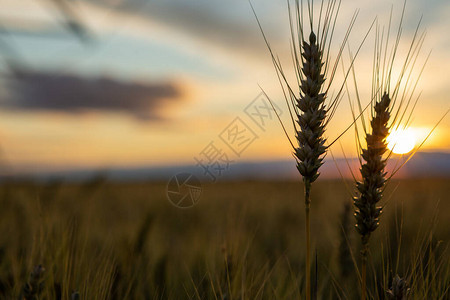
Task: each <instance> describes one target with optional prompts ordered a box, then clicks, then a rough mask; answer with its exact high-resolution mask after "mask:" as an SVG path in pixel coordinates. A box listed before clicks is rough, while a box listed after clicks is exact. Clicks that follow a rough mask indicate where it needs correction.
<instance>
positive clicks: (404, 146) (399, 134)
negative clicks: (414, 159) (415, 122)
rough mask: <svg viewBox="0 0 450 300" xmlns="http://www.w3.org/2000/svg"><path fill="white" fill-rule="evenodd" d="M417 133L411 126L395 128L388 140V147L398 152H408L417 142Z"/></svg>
mask: <svg viewBox="0 0 450 300" xmlns="http://www.w3.org/2000/svg"><path fill="white" fill-rule="evenodd" d="M417 139H418V138H417V135H416V134H415V132H414V130H412V129H411V128H407V129H397V130H393V131H392V132H391V133H390V134H389V135H388V137H387V138H386V141H387V143H388V145H387V147H388V148H389V149H390V150H391V151H392V152H394V153H396V154H406V153H408V152H410V151H411V150H413V149H414V147H415V146H416V144H417Z"/></svg>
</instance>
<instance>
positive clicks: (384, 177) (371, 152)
mask: <svg viewBox="0 0 450 300" xmlns="http://www.w3.org/2000/svg"><path fill="white" fill-rule="evenodd" d="M405 4H406V2H405ZM404 12H405V5H404V6H403V11H402V15H401V19H400V23H399V27H398V32H397V36H396V39H395V43H394V46H393V47H392V50H391V52H390V54H389V55H388V54H387V53H388V51H387V49H388V44H389V30H388V31H387V35H386V37H384V32H382V31H380V29H379V27H378V26H377V32H376V37H375V52H374V53H375V54H374V65H373V72H374V73H373V79H372V100H371V104H372V105H371V106H372V109H371V115H370V117H369V124H368V125H366V124H365V120H364V116H363V117H362V118H361V119H362V122H361V123H362V128H363V134H361V133H360V132H359V131H358V128H357V126H355V130H356V137H357V145H358V152H359V153H360V162H361V168H360V172H361V177H362V180H361V181H356V190H357V195H356V196H355V197H354V199H353V201H354V206H355V218H356V230H357V232H358V233H359V235H360V236H361V245H362V247H361V299H362V300H365V299H366V296H367V286H366V281H367V279H366V268H367V258H368V252H369V240H370V236H371V234H372V233H373V232H374V231H375V230H376V229H377V227H378V225H379V218H380V215H381V213H382V207H381V206H380V205H379V204H380V201H381V200H382V198H383V193H384V189H385V185H386V184H387V182H388V180H389V179H390V178H391V177H392V176H393V174H395V173H396V172H397V171H398V169H399V168H400V167H401V166H400V167H399V168H398V169H397V170H394V171H393V172H392V173H391V174H390V175H389V176H388V173H387V172H386V171H385V167H386V163H387V160H388V159H389V158H390V157H391V154H392V151H390V152H388V148H387V143H386V138H387V136H388V135H389V132H390V130H391V129H398V128H399V127H400V126H403V127H407V126H408V125H409V122H410V119H411V115H412V113H413V111H414V108H415V106H416V103H417V100H418V98H417V99H416V102H415V103H414V104H412V102H411V99H412V98H413V95H414V92H415V89H416V86H417V82H418V80H419V78H420V75H421V73H422V71H423V67H424V66H425V64H426V60H425V63H424V65H423V67H422V69H421V71H420V73H419V75H418V76H417V80H416V81H415V82H413V83H411V75H412V74H413V70H414V67H415V63H416V61H417V57H418V56H419V53H420V49H421V47H422V45H423V41H424V38H425V35H424V34H422V35H420V36H419V35H418V30H419V25H420V22H419V25H418V26H417V28H416V31H415V34H414V36H413V39H412V41H411V44H410V47H409V50H408V52H407V54H406V58H405V60H404V62H403V64H402V65H401V68H400V73H399V75H398V78H397V79H396V80H393V79H392V74H393V68H394V62H395V59H396V57H397V56H398V53H397V50H398V45H399V41H400V38H401V32H402V22H403V16H404ZM391 18H392V12H391ZM377 25H378V24H377ZM390 25H391V19H390V20H389V26H388V28H390ZM384 38H385V40H384ZM353 76H355V73H354V72H353ZM355 86H356V80H355ZM411 86H412V88H411ZM356 93H357V99H358V106H359V110H360V113H361V114H362V113H363V112H362V109H361V107H362V105H361V103H360V100H359V99H360V97H359V95H358V91H357V89H356ZM352 110H353V106H352ZM405 118H406V121H405ZM361 135H362V136H364V139H365V142H366V146H365V147H362V146H361V145H362V143H361V141H360V136H361ZM386 153H387V154H386ZM414 153H415V152H413V153H412V154H411V155H410V157H411V156H412V155H413V154H414ZM410 157H409V158H410ZM409 158H408V159H409Z"/></svg>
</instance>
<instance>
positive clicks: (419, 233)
mask: <svg viewBox="0 0 450 300" xmlns="http://www.w3.org/2000/svg"><path fill="white" fill-rule="evenodd" d="M449 194H450V181H449V180H448V179H405V180H397V181H395V180H392V181H391V182H390V183H389V186H388V190H387V192H386V195H387V196H386V197H385V202H384V203H385V204H386V206H385V209H384V214H383V215H382V218H381V227H380V230H378V231H377V232H376V233H375V234H374V235H373V240H372V243H371V245H372V247H371V257H372V260H371V262H372V265H370V268H369V270H370V272H369V274H370V275H369V282H370V290H371V295H372V297H374V298H376V299H384V298H385V294H384V291H385V290H387V289H388V288H389V287H390V284H391V281H392V277H393V276H394V275H395V274H399V275H400V276H402V277H405V278H407V281H408V283H409V284H410V287H411V289H412V291H414V293H413V294H412V295H413V297H412V299H425V298H426V299H448V296H449V292H448V287H449V284H450V276H449V271H450V267H449V256H448V249H447V248H448V242H449V240H450V221H449V220H450V207H449V203H448V199H449V198H448V197H449V196H448V195H449ZM301 195H302V187H301V184H300V182H294V181H286V182H283V181H229V182H219V183H216V184H210V185H204V186H203V194H202V197H201V199H200V201H199V202H198V203H197V205H196V206H194V207H192V208H190V209H179V208H177V207H174V206H173V205H172V204H171V203H170V202H169V201H168V199H167V197H166V182H159V183H158V182H122V183H121V182H111V181H108V180H106V179H105V178H102V177H98V178H96V179H95V180H91V181H87V182H84V183H64V182H61V181H53V182H48V183H45V184H43V183H40V184H38V183H33V182H10V183H4V184H2V187H1V198H0V206H1V208H2V209H1V210H0V298H2V299H17V297H18V296H19V294H20V293H23V291H24V287H25V284H26V283H27V282H30V281H32V280H31V278H30V273H31V272H32V271H33V270H34V269H35V267H36V266H38V265H42V266H43V267H44V268H45V272H43V273H42V276H41V277H39V283H40V285H41V290H40V295H41V298H39V299H69V297H70V295H71V294H72V293H73V292H74V291H76V292H78V293H79V295H80V296H81V299H298V298H299V297H300V294H301V293H302V288H303V286H304V284H303V280H304V278H303V268H304V266H303V263H304V247H303V244H302V243H303V241H304V227H303V226H304V220H303V217H304V216H303V214H304V212H303V209H302V208H303V203H302V201H301ZM350 201H351V196H350V194H349V191H348V190H347V189H346V185H345V184H344V183H343V182H342V180H324V181H320V180H319V182H318V183H317V184H316V186H315V187H314V189H313V194H312V237H313V253H314V255H315V260H316V263H315V264H313V265H314V270H313V274H314V276H313V278H314V282H315V283H317V284H316V288H315V289H314V290H315V291H316V295H317V299H357V296H356V295H357V294H358V293H359V292H358V288H356V286H357V285H356V284H355V282H356V280H357V277H356V276H357V275H356V274H357V272H356V271H355V267H354V265H353V261H352V257H354V258H356V259H357V260H358V259H359V255H358V245H359V240H358V239H359V237H357V236H356V234H355V233H356V232H355V230H354V228H353V223H354V218H353V216H352V215H351V214H352V212H351V210H347V212H345V211H346V210H345V205H346V204H347V205H348V204H349V203H350ZM344 232H345V235H344V234H343V233H344ZM345 241H348V244H350V245H351V247H350V248H349V249H347V247H346V245H348V244H347V243H346V242H345ZM352 253H353V255H351V254H352ZM375 274H376V275H377V281H376V282H375V281H374V275H375ZM421 297H422V298H421Z"/></svg>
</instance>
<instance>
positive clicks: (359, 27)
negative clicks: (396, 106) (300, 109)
mask: <svg viewBox="0 0 450 300" xmlns="http://www.w3.org/2000/svg"><path fill="white" fill-rule="evenodd" d="M60 2H64V3H66V2H67V3H66V5H62V6H61V3H60ZM252 3H253V5H254V8H255V10H256V13H257V14H258V17H259V18H260V21H261V24H262V26H263V28H264V30H265V32H266V34H267V37H268V39H269V41H270V44H271V46H272V47H273V49H274V51H275V52H276V53H277V54H279V56H280V59H281V61H282V63H283V65H284V66H285V67H286V70H287V72H289V71H291V72H289V73H291V75H292V76H293V74H294V73H293V72H292V69H290V66H291V58H290V53H289V23H288V18H287V6H286V1H283V0H275V1H274V0H254V1H252ZM355 3H357V4H355ZM0 5H1V9H0V71H1V79H0V147H1V152H0V158H1V161H2V164H3V165H5V166H7V169H8V170H9V172H13V173H14V172H19V173H20V172H28V171H31V172H36V171H39V170H60V169H82V168H86V167H88V168H99V169H101V168H108V167H127V166H133V167H136V166H162V165H177V164H190V163H193V164H195V160H194V158H195V157H198V156H199V153H201V152H202V151H203V150H205V148H206V147H207V146H208V145H211V144H210V143H211V142H213V144H214V145H215V146H216V147H218V148H220V149H222V152H225V153H227V154H228V156H229V157H230V158H232V159H235V160H241V161H247V160H275V159H288V158H290V157H291V153H290V148H289V143H288V142H287V140H286V138H285V136H284V134H283V131H282V129H281V127H280V125H279V123H278V122H277V120H276V118H275V116H274V115H271V116H270V117H267V118H265V123H264V124H263V125H261V123H258V122H260V121H261V119H257V118H256V119H252V117H251V116H252V114H251V110H252V107H253V106H252V105H254V104H255V103H258V102H257V101H264V100H262V99H264V98H263V97H262V96H261V95H260V93H261V89H260V87H259V86H261V87H262V88H263V89H264V90H265V91H266V92H267V94H268V95H269V96H270V97H271V99H273V100H274V102H275V103H276V105H277V106H278V107H279V109H280V112H281V117H282V119H283V120H284V121H285V123H286V125H287V128H288V131H289V132H290V133H292V130H291V127H290V126H289V118H288V110H287V107H286V105H285V102H284V98H283V96H282V91H281V88H280V86H279V83H278V80H277V77H276V73H275V70H274V68H273V65H272V62H271V59H270V56H269V54H268V51H267V48H266V46H265V44H264V40H263V38H262V36H261V33H260V31H259V28H258V26H257V23H256V21H255V18H254V16H253V13H252V10H251V8H250V5H249V2H248V1H247V0H228V1H216V0H189V1H188V0H153V1H146V0H122V1H121V0H89V1H88V0H85V1H82V0H72V1H58V0H22V1H17V0H0ZM391 5H393V16H394V20H393V27H394V28H396V27H395V26H397V24H398V20H399V16H400V14H401V10H402V5H403V1H399V0H380V1H371V0H362V1H346V0H343V1H342V6H341V11H340V14H339V17H338V21H337V25H336V34H335V37H334V39H333V45H332V48H333V50H332V54H333V53H335V52H333V51H337V49H338V48H339V45H340V42H341V41H342V37H343V35H344V33H345V31H346V29H347V26H348V24H349V23H350V19H351V17H352V15H353V13H354V11H355V10H356V9H359V10H360V11H359V15H358V18H357V20H356V24H355V27H354V29H353V31H352V33H351V36H350V38H349V43H350V45H349V46H350V48H351V49H352V51H353V52H354V51H356V48H357V47H358V45H359V43H360V42H361V41H362V39H363V38H364V35H365V33H366V32H367V30H368V29H369V27H370V25H371V23H372V22H373V20H374V18H375V17H376V16H378V24H379V25H380V26H387V24H388V21H389V14H390V7H391ZM62 11H65V12H66V14H62ZM421 17H423V19H422V23H421V30H422V31H426V40H425V43H424V45H423V48H422V52H421V55H419V58H418V63H417V68H416V71H420V67H421V65H422V64H423V62H424V61H425V59H426V57H427V55H428V53H429V52H430V51H432V53H431V56H430V59H429V60H428V63H427V65H426V67H425V69H424V72H423V74H422V77H421V79H420V81H419V84H418V86H417V90H416V93H415V94H416V96H417V95H419V94H420V93H421V97H420V101H419V103H418V104H417V107H416V111H415V113H414V115H413V122H412V125H411V128H412V129H413V130H414V132H415V135H416V137H418V138H419V139H420V138H424V137H425V136H426V135H427V134H428V132H429V131H430V130H431V128H433V126H434V125H435V124H436V122H437V121H438V120H439V119H440V118H441V117H442V115H443V114H444V113H445V111H447V110H448V109H449V107H450V98H449V95H450V81H449V76H448V74H447V73H448V70H450V55H449V54H450V35H449V29H450V2H449V1H447V0H429V1H423V0H409V1H408V3H407V8H406V12H405V19H404V24H403V35H402V41H401V45H400V48H399V49H400V51H399V60H401V57H403V58H404V56H405V55H406V49H407V47H408V46H409V43H410V41H411V38H412V36H413V34H414V30H415V28H416V26H417V24H418V22H419V20H420V18H421ZM68 20H72V21H76V23H74V22H72V23H70V22H68ZM71 24H72V25H71ZM73 24H81V26H80V25H73ZM70 26H72V27H70ZM70 28H72V29H70ZM74 32H77V34H75V33H74ZM374 39H375V35H374V34H373V33H370V34H369V36H368V41H367V43H366V44H364V46H363V47H362V49H361V52H360V54H359V55H358V57H357V60H356V62H355V68H356V71H357V72H356V74H357V81H358V89H359V91H360V93H361V95H362V96H363V99H362V102H364V103H368V101H369V99H368V98H370V96H369V95H370V91H371V82H370V80H371V74H372V73H371V67H372V56H373V41H374ZM344 59H345V61H346V62H347V64H348V61H349V55H348V52H347V51H346V52H345V53H344ZM340 70H341V67H340ZM339 74H340V76H341V75H342V71H340V72H339ZM415 74H417V73H413V76H414V75H415ZM340 76H339V77H340ZM339 77H337V79H336V80H337V81H339ZM293 78H294V77H292V79H293ZM292 82H294V81H292ZM330 92H332V91H330ZM364 99H366V100H364ZM253 101H256V102H253ZM261 104H263V102H261ZM253 117H255V116H254V115H253ZM351 121H352V115H351V112H350V108H349V104H348V100H347V98H346V97H345V98H344V99H343V101H342V103H341V105H340V106H339V109H338V111H337V113H336V115H335V118H334V119H333V120H332V121H331V123H330V126H329V130H328V131H327V136H328V138H329V140H333V139H334V138H336V137H337V136H338V135H339V134H340V133H341V132H342V131H343V130H344V129H345V128H346V127H347V126H348V125H350V123H351ZM235 122H242V123H244V124H245V125H246V127H247V128H248V129H249V130H250V131H251V132H252V133H253V138H254V139H251V140H250V141H249V142H248V143H247V144H245V143H244V144H242V145H241V146H240V147H241V148H240V149H239V150H238V151H236V150H237V149H234V150H233V149H231V148H230V147H229V145H226V142H225V141H224V136H225V134H224V132H225V133H226V129H229V128H231V127H232V126H233V124H235ZM353 133H354V132H353V131H352V130H350V131H349V132H347V133H346V134H345V135H344V136H343V137H342V139H341V144H342V147H343V149H344V151H345V153H346V155H349V156H353V155H354V154H355V141H354V134H353ZM292 136H293V135H292ZM449 149H450V116H447V117H446V118H445V119H444V120H443V121H442V122H441V124H440V125H439V127H438V128H437V129H436V130H435V132H434V133H433V135H432V136H431V137H430V138H429V140H428V141H427V142H426V143H425V145H424V146H423V148H422V150H424V151H439V152H449ZM241 150H242V151H241ZM332 150H333V154H334V155H335V156H337V157H341V156H342V155H343V154H342V151H341V148H340V146H339V144H338V143H336V144H335V145H334V146H333V148H332ZM236 152H237V153H236Z"/></svg>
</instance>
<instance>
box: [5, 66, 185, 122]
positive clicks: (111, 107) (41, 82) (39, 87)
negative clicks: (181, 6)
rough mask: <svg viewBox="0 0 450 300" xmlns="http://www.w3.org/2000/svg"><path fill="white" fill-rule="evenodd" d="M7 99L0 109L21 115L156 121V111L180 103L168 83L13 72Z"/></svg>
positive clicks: (170, 84)
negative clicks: (107, 115) (97, 114)
mask: <svg viewBox="0 0 450 300" xmlns="http://www.w3.org/2000/svg"><path fill="white" fill-rule="evenodd" d="M8 90H9V93H8V94H9V97H6V98H3V99H2V100H1V101H0V106H2V107H3V108H6V109H11V110H22V111H56V112H64V113H80V112H86V111H103V112H119V113H125V114H129V115H131V116H133V117H135V118H138V119H142V120H159V119H162V118H163V117H164V116H162V115H161V113H160V110H159V108H160V107H162V106H164V105H167V104H169V103H170V102H176V101H180V100H181V92H180V90H179V88H178V87H177V86H176V85H175V84H174V83H171V82H165V83H149V84H139V83H135V82H121V81H118V80H115V79H108V78H98V79H88V78H84V77H78V76H75V75H67V74H55V73H41V72H29V71H27V72H24V71H20V72H16V74H15V76H14V77H12V80H11V84H10V85H8Z"/></svg>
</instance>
